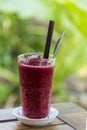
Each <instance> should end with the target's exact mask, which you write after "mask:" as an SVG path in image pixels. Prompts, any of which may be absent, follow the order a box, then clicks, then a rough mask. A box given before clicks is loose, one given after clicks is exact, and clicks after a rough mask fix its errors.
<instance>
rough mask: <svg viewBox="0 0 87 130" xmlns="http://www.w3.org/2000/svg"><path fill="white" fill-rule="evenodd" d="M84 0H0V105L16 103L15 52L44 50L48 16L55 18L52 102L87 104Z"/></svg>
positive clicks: (11, 105)
mask: <svg viewBox="0 0 87 130" xmlns="http://www.w3.org/2000/svg"><path fill="white" fill-rule="evenodd" d="M86 5H87V1H86V0H78V1H77V0H31V1H30V0H0V107H13V106H17V105H19V104H20V90H19V79H18V66H17V56H18V54H20V53H24V52H31V51H33V50H35V51H36V52H38V51H44V46H45V40H46V35H47V28H48V23H49V20H54V21H55V29H54V34H53V38H52V44H51V50H50V53H52V51H53V49H54V46H55V44H56V41H57V40H58V38H59V36H60V35H61V33H62V32H64V31H65V32H66V33H65V36H64V38H63V40H62V42H61V46H60V49H59V51H58V53H57V56H56V66H55V72H54V83H53V93H52V100H51V101H52V102H68V101H72V102H75V103H78V104H80V105H81V106H83V107H84V108H87V7H86Z"/></svg>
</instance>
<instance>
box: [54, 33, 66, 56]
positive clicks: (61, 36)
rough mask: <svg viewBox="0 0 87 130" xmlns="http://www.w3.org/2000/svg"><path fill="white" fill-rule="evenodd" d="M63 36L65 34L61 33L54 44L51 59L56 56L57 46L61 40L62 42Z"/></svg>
mask: <svg viewBox="0 0 87 130" xmlns="http://www.w3.org/2000/svg"><path fill="white" fill-rule="evenodd" d="M64 34H65V32H63V33H62V34H61V35H60V37H59V39H58V41H57V43H56V45H55V47H54V51H53V57H55V56H56V54H57V51H58V48H59V45H60V43H61V40H62V38H63V36H64Z"/></svg>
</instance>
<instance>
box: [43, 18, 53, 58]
mask: <svg viewBox="0 0 87 130" xmlns="http://www.w3.org/2000/svg"><path fill="white" fill-rule="evenodd" d="M53 28H54V21H52V20H50V21H49V27H48V33H47V38H46V45H45V51H44V56H43V58H46V59H48V57H49V52H50V44H51V40H52V34H53Z"/></svg>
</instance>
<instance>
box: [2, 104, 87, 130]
mask: <svg viewBox="0 0 87 130" xmlns="http://www.w3.org/2000/svg"><path fill="white" fill-rule="evenodd" d="M52 106H53V107H55V108H56V109H58V110H59V115H58V116H57V117H56V118H55V120H54V121H53V122H52V123H50V124H48V125H47V126H43V127H31V126H27V125H24V124H22V123H20V122H19V121H18V120H17V119H16V118H15V117H14V115H13V114H12V111H13V109H14V108H10V109H1V110H0V130H86V117H87V111H86V110H84V109H82V108H80V107H79V106H77V105H76V104H73V103H56V104H52Z"/></svg>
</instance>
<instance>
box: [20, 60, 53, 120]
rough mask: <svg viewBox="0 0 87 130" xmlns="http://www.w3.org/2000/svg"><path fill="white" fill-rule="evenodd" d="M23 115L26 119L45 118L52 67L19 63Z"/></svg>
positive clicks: (47, 110) (50, 87) (47, 111)
mask: <svg viewBox="0 0 87 130" xmlns="http://www.w3.org/2000/svg"><path fill="white" fill-rule="evenodd" d="M18 65H19V78H20V87H21V94H22V109H23V114H24V115H25V116H26V117H28V118H37V119H39V118H44V117H47V115H48V113H49V110H50V96H51V91H52V78H53V70H54V66H53V65H50V64H49V65H46V66H45V65H43V66H41V65H40V66H39V65H35V66H34V65H26V64H24V63H23V62H22V61H19V63H18Z"/></svg>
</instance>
